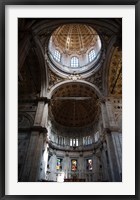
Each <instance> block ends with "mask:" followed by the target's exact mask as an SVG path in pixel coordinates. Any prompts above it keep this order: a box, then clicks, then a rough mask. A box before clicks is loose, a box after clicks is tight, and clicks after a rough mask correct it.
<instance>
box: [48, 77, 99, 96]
mask: <svg viewBox="0 0 140 200" xmlns="http://www.w3.org/2000/svg"><path fill="white" fill-rule="evenodd" d="M66 83H82V84H85V85H88V86H90V87H91V88H92V89H93V91H94V92H95V93H96V95H97V96H98V97H99V98H100V99H102V98H103V95H102V93H101V92H100V90H99V89H98V87H97V86H96V85H94V84H92V83H89V82H87V81H84V80H76V81H72V80H66V81H63V82H60V83H57V84H56V85H55V86H53V87H52V88H51V89H50V91H49V92H48V94H47V98H48V99H51V97H52V95H53V94H54V92H55V91H56V90H57V89H58V88H59V87H61V86H63V85H64V84H66Z"/></svg>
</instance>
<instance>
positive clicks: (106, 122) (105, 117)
mask: <svg viewBox="0 0 140 200" xmlns="http://www.w3.org/2000/svg"><path fill="white" fill-rule="evenodd" d="M100 102H101V113H102V120H103V128H105V129H108V128H109V119H108V115H107V110H106V104H105V100H102V99H101V100H100Z"/></svg>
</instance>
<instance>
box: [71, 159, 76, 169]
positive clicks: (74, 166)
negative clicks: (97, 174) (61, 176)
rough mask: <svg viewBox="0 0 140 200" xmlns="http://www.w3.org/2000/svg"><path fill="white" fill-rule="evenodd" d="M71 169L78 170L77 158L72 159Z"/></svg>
mask: <svg viewBox="0 0 140 200" xmlns="http://www.w3.org/2000/svg"><path fill="white" fill-rule="evenodd" d="M71 170H72V171H76V170H77V160H71Z"/></svg>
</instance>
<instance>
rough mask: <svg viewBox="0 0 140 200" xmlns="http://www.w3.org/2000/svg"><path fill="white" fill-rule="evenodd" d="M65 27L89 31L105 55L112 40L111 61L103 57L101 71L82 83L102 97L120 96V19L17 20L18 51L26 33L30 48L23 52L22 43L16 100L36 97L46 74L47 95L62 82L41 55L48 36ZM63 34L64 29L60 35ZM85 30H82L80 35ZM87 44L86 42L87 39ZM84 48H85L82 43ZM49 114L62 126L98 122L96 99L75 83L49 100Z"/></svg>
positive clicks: (91, 93)
mask: <svg viewBox="0 0 140 200" xmlns="http://www.w3.org/2000/svg"><path fill="white" fill-rule="evenodd" d="M69 23H81V24H83V23H84V24H87V25H90V26H91V27H93V28H94V29H95V30H96V31H97V32H98V33H99V36H100V37H101V39H102V41H103V48H104V50H105V52H107V50H108V47H109V45H110V43H111V40H112V38H113V37H115V42H114V44H113V49H114V50H113V53H112V54H111V57H110V55H109V56H108V57H107V54H105V55H104V56H105V58H104V61H103V63H102V67H100V69H98V71H97V72H96V73H93V74H91V75H90V77H88V78H86V79H85V80H86V81H88V82H90V83H91V84H94V85H95V86H96V87H97V88H98V89H99V90H100V91H101V93H102V95H103V96H106V95H107V96H121V95H122V51H121V36H122V35H121V34H122V33H121V26H122V24H121V19H19V34H18V35H19V37H18V39H19V47H20V44H22V43H23V44H24V42H25V40H26V39H27V37H26V35H27V33H28V35H30V39H29V42H30V48H29V49H28V50H27V48H26V42H25V47H24V46H23V55H25V54H26V58H25V60H24V62H23V66H22V68H20V65H21V64H20V62H19V71H18V77H19V81H18V84H19V87H18V90H19V99H20V98H22V97H23V96H28V95H35V96H36V95H38V94H40V92H41V90H42V89H41V87H42V77H43V75H44V74H47V78H48V80H46V81H47V83H48V85H47V89H46V90H48V91H49V90H50V89H51V88H52V87H53V86H54V85H55V84H57V83H58V82H63V81H64V80H65V79H63V78H61V77H59V76H58V75H57V74H54V73H53V72H52V71H51V69H49V68H48V65H47V63H45V51H47V50H46V49H45V47H46V45H47V44H48V41H49V39H50V37H51V34H52V33H53V32H54V31H55V30H57V29H58V27H60V26H61V27H63V28H64V27H66V25H67V24H69ZM66 30H67V29H66ZM66 30H65V28H64V32H65V31H66ZM76 30H77V29H76ZM78 30H79V28H78ZM78 30H77V31H78ZM86 30H87V29H86ZM86 30H85V29H84V33H85V31H86ZM80 31H82V29H80ZM87 31H88V30H87ZM36 38H37V40H38V42H39V45H40V46H41V49H42V55H43V57H44V59H42V60H41V62H42V63H44V69H45V67H47V70H46V71H45V70H44V71H43V70H42V71H41V68H40V60H39V59H40V58H39V56H38V54H37V53H36V49H38V46H37V44H35V43H34V40H35V39H36ZM62 41H63V40H62ZM81 41H82V40H81ZM88 41H90V40H89V39H88V38H87V42H88ZM84 45H86V44H85V43H84ZM76 47H77V46H76ZM110 50H111V49H110ZM106 60H107V61H106ZM105 80H106V81H105ZM43 84H44V83H43ZM106 91H107V92H106ZM51 112H52V115H53V119H54V120H56V121H57V122H58V123H60V124H62V125H65V126H73V127H75V126H77V127H80V126H85V125H87V124H90V123H93V122H94V121H95V120H96V119H98V116H99V113H100V109H99V102H98V97H97V96H96V94H95V92H94V91H93V89H92V88H90V87H89V86H87V85H84V84H80V83H78V82H73V83H69V84H63V86H61V87H59V88H58V89H57V90H56V91H55V93H54V94H53V96H52V100H51Z"/></svg>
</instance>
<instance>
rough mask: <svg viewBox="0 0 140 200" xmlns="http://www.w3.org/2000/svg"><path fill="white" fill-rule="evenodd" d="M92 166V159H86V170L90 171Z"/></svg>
mask: <svg viewBox="0 0 140 200" xmlns="http://www.w3.org/2000/svg"><path fill="white" fill-rule="evenodd" d="M92 168H93V166H92V159H87V170H89V171H91V170H92Z"/></svg>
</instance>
